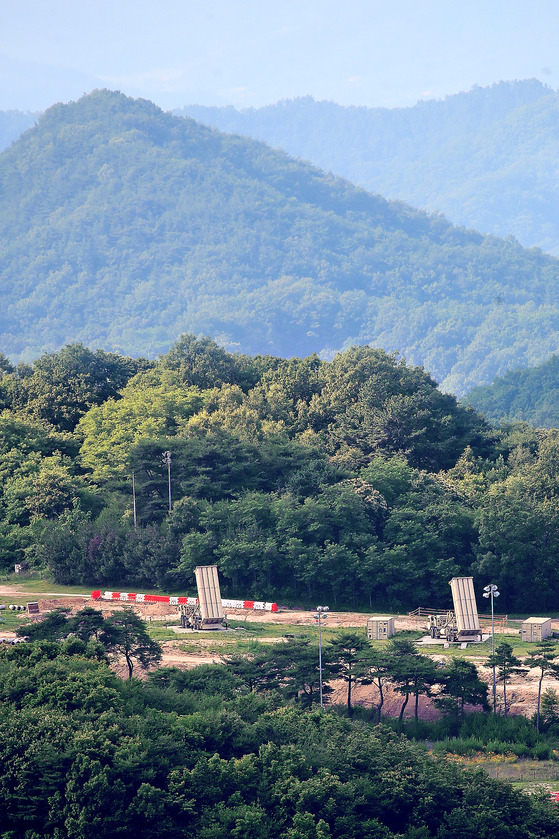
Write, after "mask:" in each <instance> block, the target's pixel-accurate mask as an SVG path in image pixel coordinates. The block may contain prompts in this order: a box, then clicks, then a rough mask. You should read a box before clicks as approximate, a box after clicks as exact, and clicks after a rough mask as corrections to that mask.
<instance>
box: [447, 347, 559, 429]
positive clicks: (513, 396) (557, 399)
mask: <svg viewBox="0 0 559 839" xmlns="http://www.w3.org/2000/svg"><path fill="white" fill-rule="evenodd" d="M464 401H465V402H467V403H468V404H469V405H473V406H474V407H475V408H476V409H477V410H478V411H480V412H481V413H482V414H484V415H485V416H486V417H487V419H489V420H493V421H496V422H499V421H500V420H505V421H507V422H511V421H523V422H529V423H530V424H531V425H534V426H535V427H536V428H559V356H558V355H553V356H552V357H551V358H550V359H549V360H548V361H546V362H545V363H544V364H540V365H538V366H537V367H533V368H530V369H528V370H514V371H512V370H511V371H510V372H509V373H506V374H505V375H504V376H502V377H497V378H496V379H495V381H494V382H493V384H491V385H486V386H480V387H476V388H474V389H473V390H472V391H470V393H468V394H467V396H466V397H464Z"/></svg>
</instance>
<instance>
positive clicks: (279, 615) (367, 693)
mask: <svg viewBox="0 0 559 839" xmlns="http://www.w3.org/2000/svg"><path fill="white" fill-rule="evenodd" d="M10 597H12V598H14V599H17V600H20V601H21V599H25V600H26V601H38V602H39V609H40V612H41V614H44V613H46V612H49V611H52V610H53V609H60V608H63V609H68V610H70V612H71V613H75V612H77V611H79V610H80V609H83V608H84V606H86V605H87V606H92V607H93V608H95V609H99V610H100V611H101V612H103V614H105V615H109V614H110V613H111V612H113V611H115V610H118V609H122V608H123V604H122V603H119V602H118V601H114V602H111V601H104V600H92V599H91V597H89V596H88V595H66V594H59V593H54V592H53V593H48V592H47V593H35V594H34V593H33V592H30V591H23V590H21V591H20V590H17V589H15V588H14V587H12V586H6V585H0V602H2V601H3V602H4V603H6V604H7V603H8V602H9V598H10ZM127 608H133V609H135V610H136V611H137V612H138V614H140V615H141V617H142V618H143V619H144V620H147V621H148V622H152V621H157V622H158V623H164V622H165V621H166V620H169V621H171V620H173V621H175V620H176V618H177V612H176V610H174V609H173V607H169V606H168V605H167V604H164V603H137V604H128V606H127ZM227 614H228V615H229V617H231V618H233V619H235V620H243V621H244V622H246V624H247V625H250V624H258V623H268V624H270V623H277V624H280V625H282V626H286V627H289V626H309V627H310V626H312V627H315V626H316V622H315V618H314V612H312V611H299V610H284V609H282V610H281V611H279V612H247V611H246V610H243V609H228V610H227ZM367 617H368V616H367V615H366V614H361V613H358V612H329V613H328V627H329V628H333V627H339V628H346V629H353V628H356V629H362V630H364V629H365V625H366V622H367ZM419 628H420V624H418V623H417V620H414V619H412V618H409V617H408V616H407V615H399V616H396V617H395V629H396V630H397V631H401V630H404V629H419ZM554 628H559V622H558V624H557V626H556V627H555V626H554ZM509 631H510V630H509ZM13 637H15V633H13V632H9V631H2V629H1V627H0V640H1V639H2V638H13ZM193 639H195V640H196V652H188V651H185V650H184V649H181V647H185V646H188V644H186V645H185V643H184V642H185V641H191V640H193ZM161 646H162V648H163V664H164V665H166V666H175V667H181V668H184V669H188V668H190V667H195V666H196V665H199V664H204V663H209V662H212V661H219V660H220V654H219V653H216V652H215V644H213V643H212V639H211V637H210V638H208V636H207V634H204V635H199V634H197V633H186V634H185V635H181V636H178V638H177V640H173V641H164V642H162V644H161ZM205 646H207V647H208V649H207V652H206V651H205V650H204V647H205ZM422 652H424V653H426V654H430V655H432V656H433V657H434V658H436V659H439V660H441V661H444V660H445V658H444V657H443V656H440V655H437V647H431V648H430V647H425V648H424V649H423V650H422ZM486 655H487V653H486V650H485V649H484V652H483V656H480V657H479V658H477V657H475V658H473V659H472V660H474V661H475V663H476V665H477V666H478V667H479V669H480V675H481V676H482V677H483V678H485V679H486V681H487V682H488V683H490V682H491V676H492V673H491V670H490V668H486V667H484V666H483V664H484V659H485V658H486ZM118 670H119V672H121V668H120V667H119V668H118ZM121 674H122V675H123V674H124V671H122V673H121ZM538 680H539V676H538V673H537V672H536V671H535V670H533V671H531V672H529V673H528V674H527V676H526V677H522V678H519V677H516V678H515V679H514V680H513V681H512V683H511V684H510V686H509V687H508V688H507V694H508V696H509V698H510V700H511V702H512V704H511V713H513V714H523V715H526V716H530V715H531V714H533V713H534V712H535V710H536V702H537V693H538ZM333 687H334V693H333V695H332V701H333V702H335V703H340V704H341V703H344V702H345V701H346V698H347V697H346V691H347V687H346V685H344V683H343V682H339V683H334V684H333ZM548 687H553V688H555V689H558V690H559V683H558V682H556V681H553V680H549V679H545V680H544V682H543V686H542V691H543V690H545V689H546V688H548ZM498 695H499V696H500V689H498ZM353 701H354V703H355V704H359V705H363V706H365V707H374V706H375V705H376V702H377V694H376V691H375V689H374V687H371V686H362V687H357V688H354V690H353ZM401 703H402V698H401V697H400V696H398V695H397V694H393V693H392V692H391V691H390V690H388V691H387V695H386V699H385V704H384V709H383V710H384V712H385V713H387V714H390V715H393V714H397V713H398V712H399V708H400V706H401ZM412 704H413V703H412V701H411V700H410V702H409V703H408V708H407V709H406V716H411V715H413V707H412ZM419 707H420V715H421V716H422V717H423V718H434V717H435V716H436V715H437V712H436V709H434V707H433V705H432V703H431V702H430V701H429V700H428V699H425V698H423V697H421V698H420V706H419Z"/></svg>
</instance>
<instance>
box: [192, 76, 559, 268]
mask: <svg viewBox="0 0 559 839" xmlns="http://www.w3.org/2000/svg"><path fill="white" fill-rule="evenodd" d="M175 113H177V114H182V115H187V116H191V117H193V118H194V119H197V120H199V121H200V122H203V123H206V124H208V125H212V126H213V127H215V128H219V129H220V130H221V131H229V132H233V133H237V134H243V135H246V136H250V137H254V138H255V139H257V140H264V141H265V142H267V143H270V145H272V146H274V147H276V148H282V149H285V151H287V152H288V153H289V154H292V155H294V156H296V157H301V158H303V159H305V160H309V161H311V162H312V163H314V164H315V165H316V166H320V167H322V168H323V169H326V170H328V171H332V172H334V173H335V174H337V175H342V176H343V177H345V178H348V179H349V180H351V181H353V182H354V183H356V184H359V185H360V186H362V187H364V188H365V189H367V190H369V191H370V192H378V193H380V194H381V195H384V196H385V197H387V198H393V199H394V198H397V199H400V200H403V201H407V202H408V203H410V204H413V205H414V206H416V207H421V208H423V209H426V210H430V211H438V212H442V213H444V214H445V215H446V216H447V218H449V219H450V220H451V221H452V222H453V223H454V224H461V225H466V226H467V227H473V228H475V229H476V230H481V231H483V232H484V233H492V234H495V235H498V236H508V235H513V236H515V237H516V238H517V239H518V240H519V241H520V242H521V243H522V244H523V245H524V246H527V247H532V246H538V247H540V248H542V249H543V250H545V251H548V252H550V253H554V254H555V255H559V213H558V211H557V207H558V206H559V201H558V197H559V178H558V175H557V173H558V172H559V156H558V155H559V153H558V151H557V131H558V126H559V94H557V92H556V91H554V90H552V89H551V88H549V87H546V86H545V85H543V84H541V83H540V82H538V81H536V80H535V79H531V80H524V81H515V82H499V83H498V84H494V85H492V86H491V87H485V88H482V87H474V88H473V89H472V90H470V91H469V92H467V93H458V94H456V95H453V96H447V97H446V98H445V99H444V100H439V101H436V100H430V101H422V102H419V103H418V104H417V105H415V106H414V107H411V108H393V109H387V108H366V107H355V106H354V107H343V106H342V105H337V104H335V103H334V102H326V101H318V102H316V101H314V99H312V97H310V96H308V97H303V98H299V99H294V100H285V101H282V102H278V103H277V104H276V105H269V106H267V107H263V108H247V109H246V110H242V111H237V110H235V109H234V108H231V107H229V108H208V107H202V106H199V105H191V106H188V107H186V108H183V109H181V110H177V111H175Z"/></svg>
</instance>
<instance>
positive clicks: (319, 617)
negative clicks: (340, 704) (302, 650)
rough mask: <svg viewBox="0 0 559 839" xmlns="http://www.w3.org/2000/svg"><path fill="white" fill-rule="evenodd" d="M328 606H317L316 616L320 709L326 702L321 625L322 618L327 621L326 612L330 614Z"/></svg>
mask: <svg viewBox="0 0 559 839" xmlns="http://www.w3.org/2000/svg"><path fill="white" fill-rule="evenodd" d="M328 611H329V609H328V606H317V607H316V615H315V618H316V620H318V672H319V678H320V707H321V708H324V701H323V698H322V633H321V623H322V617H323V616H324V620H326V614H325V612H328Z"/></svg>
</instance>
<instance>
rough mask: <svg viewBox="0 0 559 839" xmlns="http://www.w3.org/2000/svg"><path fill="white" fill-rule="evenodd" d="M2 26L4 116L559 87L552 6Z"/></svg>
mask: <svg viewBox="0 0 559 839" xmlns="http://www.w3.org/2000/svg"><path fill="white" fill-rule="evenodd" d="M0 20H1V24H0V110H7V109H18V110H23V111H27V110H29V111H36V110H44V109H45V108H47V107H49V106H50V105H52V104H54V103H55V102H60V101H62V102H66V101H69V100H71V99H77V98H79V97H80V96H81V95H82V94H84V93H88V92H89V91H90V90H92V89H94V88H96V87H108V88H111V89H113V90H121V91H122V92H123V93H127V94H128V95H131V96H134V97H143V98H146V99H151V100H152V101H154V102H155V103H156V104H158V105H159V106H160V107H162V108H164V109H172V108H180V107H183V106H185V105H190V104H202V105H233V106H235V107H238V108H245V107H251V106H252V107H259V106H262V105H267V104H270V103H273V102H277V101H279V100H281V99H290V98H293V97H296V96H307V95H311V96H313V97H314V98H315V99H328V100H331V101H334V102H338V103H340V104H342V105H367V106H370V107H378V106H384V107H389V108H393V107H407V106H411V105H414V104H415V103H416V102H417V101H419V100H420V99H440V98H443V97H444V96H446V95H449V94H452V93H457V92H459V91H462V90H469V89H471V88H472V87H473V86H474V85H481V86H485V85H490V84H493V83H494V82H498V81H502V80H506V81H509V80H513V79H525V78H537V79H540V81H542V82H544V83H546V84H548V85H550V86H551V87H552V88H559V2H558V0H530V2H526V0H461V2H458V0H274V2H271V1H270V0H16V2H14V0H0Z"/></svg>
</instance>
